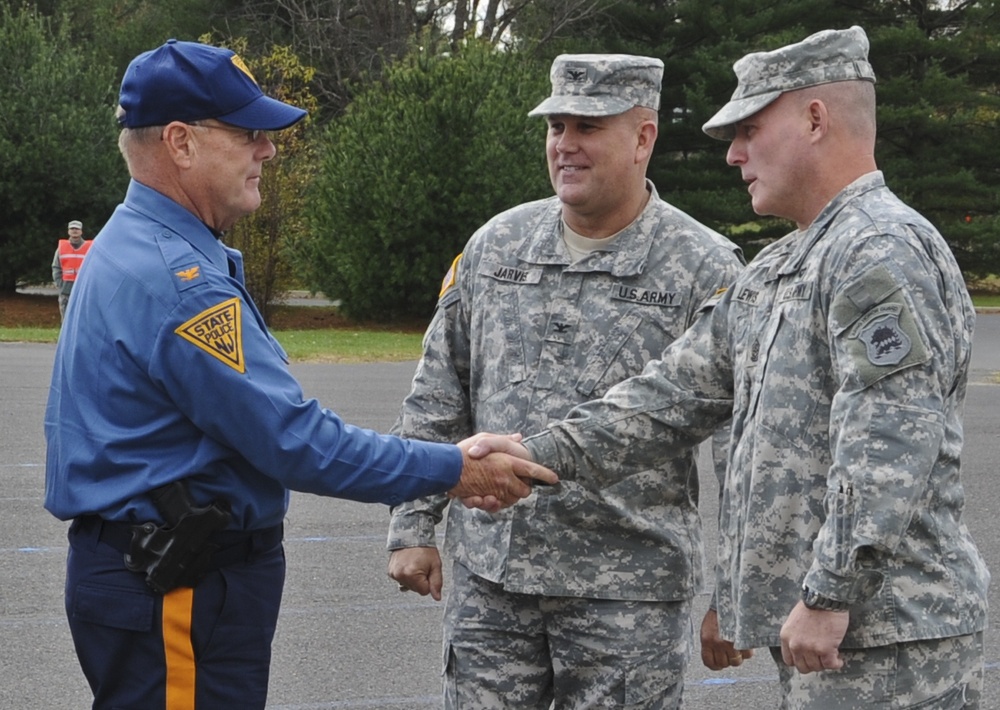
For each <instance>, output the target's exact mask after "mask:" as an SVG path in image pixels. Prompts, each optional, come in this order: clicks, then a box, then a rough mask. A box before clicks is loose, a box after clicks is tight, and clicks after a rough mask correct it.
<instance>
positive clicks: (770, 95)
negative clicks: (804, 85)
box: [701, 91, 782, 141]
mask: <svg viewBox="0 0 1000 710" xmlns="http://www.w3.org/2000/svg"><path fill="white" fill-rule="evenodd" d="M781 93H782V92H780V91H769V92H767V93H766V94H758V95H756V96H748V97H746V98H745V99H735V100H733V101H730V102H729V103H728V104H726V105H725V106H723V107H722V108H721V109H719V111H718V113H716V114H715V115H714V116H712V117H711V118H710V119H708V121H707V122H706V123H705V125H703V126H702V127H701V130H702V131H704V132H705V133H706V134H708V135H709V136H711V137H712V138H717V139H719V140H720V141H728V140H732V139H733V136H734V135H736V129H735V127H734V125H733V124H735V123H737V122H738V121H742V120H743V119H744V118H749V117H750V116H753V115H754V114H755V113H757V112H758V111H760V110H761V109H763V108H764V107H766V106H767V105H769V104H771V103H773V102H774V100H775V99H777V98H778V97H779V96H781Z"/></svg>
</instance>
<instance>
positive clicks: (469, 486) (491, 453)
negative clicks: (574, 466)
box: [448, 433, 559, 513]
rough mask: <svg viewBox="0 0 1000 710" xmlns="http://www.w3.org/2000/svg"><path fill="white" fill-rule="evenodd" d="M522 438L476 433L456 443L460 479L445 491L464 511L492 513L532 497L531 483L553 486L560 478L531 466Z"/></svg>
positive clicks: (543, 469) (545, 469)
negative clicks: (459, 451)
mask: <svg viewBox="0 0 1000 710" xmlns="http://www.w3.org/2000/svg"><path fill="white" fill-rule="evenodd" d="M520 441H521V435H520V434H512V435H510V436H500V435H498V434H485V433H484V434H476V435H475V436H471V437H469V438H468V439H465V440H464V441H461V442H459V444H458V447H459V448H460V449H461V450H462V477H461V478H460V479H459V481H458V484H457V485H456V486H455V487H454V488H452V489H451V490H450V491H448V495H449V496H450V497H452V498H458V499H459V500H461V501H462V504H463V505H465V507H467V508H482V509H483V510H485V511H487V512H489V513H495V512H497V511H498V510H501V509H502V508H506V507H508V506H511V505H514V503H516V502H517V501H519V500H521V499H522V498H527V497H528V496H529V495H531V485H532V482H535V481H537V482H539V483H544V484H547V485H555V484H556V483H558V482H559V477H558V476H556V474H555V473H553V472H552V471H550V470H549V469H547V468H545V467H544V466H541V465H539V464H537V463H534V462H533V461H532V460H531V455H530V454H529V453H528V450H527V449H526V448H524V446H522V445H521V443H520Z"/></svg>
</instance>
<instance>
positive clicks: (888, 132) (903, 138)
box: [559, 0, 1000, 274]
mask: <svg viewBox="0 0 1000 710" xmlns="http://www.w3.org/2000/svg"><path fill="white" fill-rule="evenodd" d="M854 24H857V25H861V26H862V27H864V28H865V31H866V32H867V34H868V37H869V40H870V41H871V51H870V60H871V62H872V64H873V65H874V68H875V72H876V75H877V77H878V83H877V85H876V89H877V93H878V100H879V109H878V120H879V138H878V146H877V148H876V158H877V159H878V162H879V167H880V169H882V170H883V172H884V173H885V175H886V180H887V182H888V183H889V186H890V187H891V188H892V189H893V190H894V191H895V192H896V193H897V194H899V195H900V197H902V198H903V199H904V200H906V201H908V202H909V203H910V204H911V205H912V206H913V207H915V208H916V209H917V210H919V211H920V212H922V213H923V214H924V215H925V216H927V217H928V218H929V219H931V220H932V221H933V222H934V223H935V224H936V225H937V226H938V227H939V229H941V231H942V233H943V234H944V236H945V238H946V239H947V240H948V241H949V243H950V244H951V245H952V248H953V249H954V250H955V252H956V256H957V257H958V259H959V263H960V264H961V265H962V267H963V269H965V270H966V272H967V273H969V274H983V273H987V272H997V271H1000V249H998V247H997V239H996V234H997V228H998V227H1000V224H998V217H997V213H998V204H997V202H998V199H1000V197H998V196H1000V190H998V188H1000V173H998V171H997V170H996V165H997V164H998V163H1000V142H998V141H996V140H995V136H996V133H997V119H998V116H1000V112H998V108H1000V97H998V86H997V82H996V73H995V68H994V67H995V66H996V65H997V61H998V59H1000V57H998V50H1000V39H998V38H1000V11H998V3H997V1H996V0H988V1H986V2H950V3H949V2H945V3H939V2H930V1H929V0H928V1H913V0H881V1H873V2H868V3H849V2H841V1H837V0H784V1H783V2H772V3H761V2H759V0H725V1H717V2H704V0H659V1H656V0H654V1H646V2H632V1H630V0H622V1H621V2H617V3H613V4H611V5H610V6H609V7H608V8H607V9H606V11H605V15H604V17H603V19H602V21H601V22H600V23H598V24H595V25H593V26H591V27H589V28H581V30H580V33H579V34H578V35H577V36H576V37H575V38H574V39H571V40H568V41H564V42H563V43H562V44H561V45H560V47H559V49H560V50H562V51H613V52H631V53H639V54H648V55H650V56H655V57H659V58H660V59H662V60H663V61H664V64H665V72H664V86H663V94H662V106H661V111H660V137H659V138H658V140H657V150H656V154H655V155H654V157H653V161H652V163H651V165H650V176H651V178H652V179H653V180H654V181H655V182H656V184H657V186H658V187H659V188H660V190H661V194H663V195H664V196H665V197H666V198H667V199H668V200H670V201H671V202H673V203H674V204H675V205H677V206H678V207H680V208H681V209H685V210H687V211H688V212H690V213H691V214H692V215H693V216H695V217H696V218H698V219H700V220H701V221H703V222H705V223H706V224H709V225H711V226H713V227H715V228H716V229H718V230H719V231H721V232H723V233H725V234H727V236H730V237H731V238H733V239H735V240H736V241H737V242H740V243H742V244H743V245H744V248H745V249H746V250H747V252H748V254H749V255H752V254H754V253H755V252H756V251H757V250H758V249H759V246H760V244H761V243H763V242H766V241H767V240H769V239H773V238H776V237H778V236H781V235H782V234H784V233H786V232H787V231H788V230H789V229H791V227H792V225H791V224H790V223H788V222H785V221H784V220H779V219H774V218H761V217H758V216H756V215H754V214H753V212H752V210H751V208H750V200H749V198H748V197H747V195H746V190H745V186H744V185H743V184H742V183H741V182H740V179H739V173H738V171H737V170H736V169H734V168H728V167H726V165H725V162H724V161H725V152H726V144H724V143H721V142H719V141H715V140H712V139H710V138H708V137H707V136H705V135H704V134H703V133H702V132H701V125H702V124H703V123H704V122H705V121H706V120H708V118H710V117H711V116H712V114H713V113H714V112H715V111H716V110H718V108H720V107H721V106H722V105H723V104H724V103H725V102H726V101H727V100H728V99H729V97H730V95H731V94H732V92H733V90H734V89H735V88H736V79H735V76H734V74H733V71H732V65H733V62H735V61H736V60H737V59H739V58H740V57H742V56H743V55H744V54H746V53H748V52H752V51H766V50H770V49H774V48H776V47H779V46H782V45H785V44H788V43H791V42H797V41H799V40H801V39H804V38H805V37H806V36H807V35H809V34H811V33H813V32H817V31H819V30H823V29H842V28H846V27H849V26H851V25H854Z"/></svg>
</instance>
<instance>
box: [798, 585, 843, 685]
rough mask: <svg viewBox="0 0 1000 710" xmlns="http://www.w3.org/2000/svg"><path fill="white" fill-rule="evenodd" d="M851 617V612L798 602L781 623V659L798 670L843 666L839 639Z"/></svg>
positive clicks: (831, 669) (818, 669) (803, 671)
mask: <svg viewBox="0 0 1000 710" xmlns="http://www.w3.org/2000/svg"><path fill="white" fill-rule="evenodd" d="M850 620H851V614H850V612H847V611H820V610H818V609H810V608H809V607H807V606H806V605H805V604H803V603H802V602H799V603H798V604H796V605H795V608H794V609H792V613H791V614H789V615H788V618H787V619H785V623H784V625H782V627H781V660H783V661H784V662H785V665H786V666H795V667H796V668H797V669H798V671H799V673H814V672H816V671H824V670H825V671H835V670H838V669H840V668H841V667H842V666H843V665H844V660H843V659H842V658H841V657H840V650H839V649H840V642H841V641H843V640H844V635H845V634H846V633H847V625H848V623H849V622H850Z"/></svg>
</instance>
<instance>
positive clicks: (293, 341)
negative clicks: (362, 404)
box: [0, 328, 423, 363]
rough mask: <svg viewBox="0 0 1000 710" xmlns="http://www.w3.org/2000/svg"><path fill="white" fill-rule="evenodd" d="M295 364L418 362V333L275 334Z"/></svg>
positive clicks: (38, 335) (7, 338)
mask: <svg viewBox="0 0 1000 710" xmlns="http://www.w3.org/2000/svg"><path fill="white" fill-rule="evenodd" d="M272 332H273V334H274V337H275V338H277V339H278V342H279V343H281V347H283V348H284V349H285V351H286V352H287V353H288V357H289V359H291V360H292V361H294V362H345V363H346V362H400V361H404V360H418V359H419V358H420V343H421V339H422V338H423V335H422V334H421V333H412V332H410V333H403V332H392V331H384V330H361V329H358V330H348V329H339V328H337V329H327V330H275V331H272ZM58 337H59V329H58V328H0V342H5V343H54V342H56V340H57V339H58Z"/></svg>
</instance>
